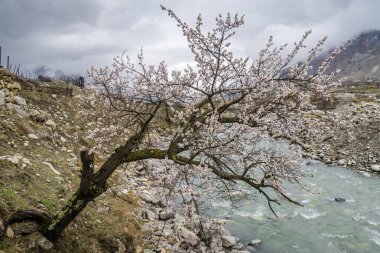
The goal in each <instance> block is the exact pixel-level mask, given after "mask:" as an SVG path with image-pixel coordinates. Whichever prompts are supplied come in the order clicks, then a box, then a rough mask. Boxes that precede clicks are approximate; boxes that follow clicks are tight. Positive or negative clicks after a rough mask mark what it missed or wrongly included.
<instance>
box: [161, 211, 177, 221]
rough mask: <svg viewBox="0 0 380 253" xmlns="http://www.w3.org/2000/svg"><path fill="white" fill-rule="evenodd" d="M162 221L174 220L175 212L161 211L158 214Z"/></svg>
mask: <svg viewBox="0 0 380 253" xmlns="http://www.w3.org/2000/svg"><path fill="white" fill-rule="evenodd" d="M158 217H159V219H160V220H163V221H166V220H170V219H173V218H174V212H173V211H172V210H167V209H166V210H161V211H160V213H159V214H158Z"/></svg>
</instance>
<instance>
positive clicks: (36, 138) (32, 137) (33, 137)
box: [28, 134, 38, 140]
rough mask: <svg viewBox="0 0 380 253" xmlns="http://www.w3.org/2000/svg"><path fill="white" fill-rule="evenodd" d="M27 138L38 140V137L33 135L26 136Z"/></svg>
mask: <svg viewBox="0 0 380 253" xmlns="http://www.w3.org/2000/svg"><path fill="white" fill-rule="evenodd" d="M28 137H29V138H30V139H34V140H38V136H37V135H35V134H28Z"/></svg>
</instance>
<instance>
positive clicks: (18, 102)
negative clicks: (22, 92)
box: [14, 96, 27, 106]
mask: <svg viewBox="0 0 380 253" xmlns="http://www.w3.org/2000/svg"><path fill="white" fill-rule="evenodd" d="M14 102H15V104H16V105H21V106H26V105H27V104H26V100H25V99H24V98H22V97H20V96H15V98H14Z"/></svg>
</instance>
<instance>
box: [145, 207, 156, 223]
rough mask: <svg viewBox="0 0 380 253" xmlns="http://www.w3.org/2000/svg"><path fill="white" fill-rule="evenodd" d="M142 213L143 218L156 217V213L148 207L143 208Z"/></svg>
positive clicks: (153, 218) (152, 218) (150, 218)
mask: <svg viewBox="0 0 380 253" xmlns="http://www.w3.org/2000/svg"><path fill="white" fill-rule="evenodd" d="M142 215H143V218H144V219H148V220H155V219H157V215H156V214H155V213H154V212H153V211H151V210H149V209H144V210H143V213H142Z"/></svg>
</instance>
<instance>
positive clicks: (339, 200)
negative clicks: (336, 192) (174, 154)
mask: <svg viewBox="0 0 380 253" xmlns="http://www.w3.org/2000/svg"><path fill="white" fill-rule="evenodd" d="M345 201H346V199H345V198H335V202H345Z"/></svg>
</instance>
